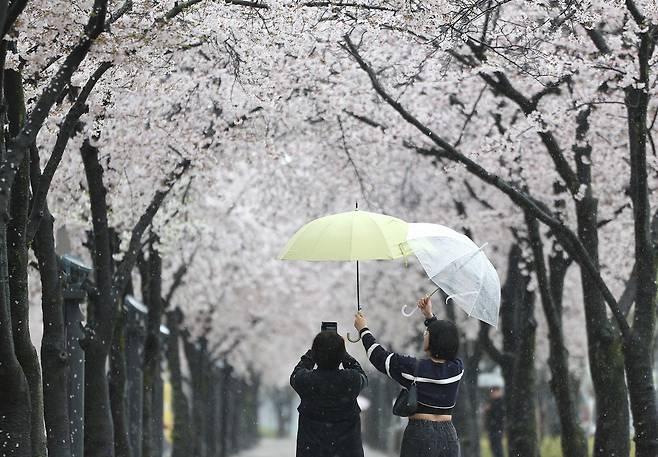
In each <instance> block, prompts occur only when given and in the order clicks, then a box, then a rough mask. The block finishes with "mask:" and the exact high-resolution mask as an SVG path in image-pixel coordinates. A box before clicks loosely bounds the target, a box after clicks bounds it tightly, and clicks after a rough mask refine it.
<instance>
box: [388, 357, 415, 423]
mask: <svg viewBox="0 0 658 457" xmlns="http://www.w3.org/2000/svg"><path fill="white" fill-rule="evenodd" d="M419 363H420V360H419V359H416V367H415V368H414V380H413V381H412V382H411V385H410V386H409V388H408V389H405V388H404V387H403V388H402V390H400V393H399V394H398V398H396V399H395V403H394V404H393V414H395V415H396V416H400V417H409V416H413V415H414V414H415V413H416V410H417V409H418V389H417V388H416V378H417V377H418V364H419Z"/></svg>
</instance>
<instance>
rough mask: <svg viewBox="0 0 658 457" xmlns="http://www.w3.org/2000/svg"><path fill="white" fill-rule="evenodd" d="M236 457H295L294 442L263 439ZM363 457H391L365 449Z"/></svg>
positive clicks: (290, 440)
mask: <svg viewBox="0 0 658 457" xmlns="http://www.w3.org/2000/svg"><path fill="white" fill-rule="evenodd" d="M237 457H295V441H294V440H292V439H282V440H276V439H271V438H263V439H262V440H261V442H260V444H259V445H258V447H256V448H254V449H250V450H248V451H245V452H242V453H240V454H238V456H237ZM365 457H392V456H390V455H386V454H382V453H381V452H378V451H373V450H370V449H368V448H365Z"/></svg>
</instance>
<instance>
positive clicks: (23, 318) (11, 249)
mask: <svg viewBox="0 0 658 457" xmlns="http://www.w3.org/2000/svg"><path fill="white" fill-rule="evenodd" d="M5 97H6V100H7V114H8V120H9V135H10V136H15V135H17V134H18V132H19V131H20V129H21V127H22V124H23V122H24V118H25V100H24V97H23V83H22V77H21V75H20V73H18V72H16V71H14V70H7V71H6V72H5ZM29 167H30V163H29V157H28V156H25V158H24V160H23V162H22V163H21V164H20V168H19V170H18V171H17V172H16V178H15V180H14V184H13V186H12V189H11V196H10V208H9V212H10V217H11V219H10V220H9V224H8V226H7V253H8V261H9V265H8V268H9V293H10V309H11V314H12V325H13V336H14V350H15V351H16V357H17V358H18V362H19V363H20V364H21V366H22V367H23V372H24V373H25V377H26V378H27V383H28V385H29V387H30V408H31V416H30V421H31V433H30V436H31V440H32V454H33V455H34V456H35V457H45V455H46V431H45V428H44V423H43V390H42V387H41V367H40V365H39V358H38V357H37V350H36V349H35V348H34V345H33V344H32V339H31V338H30V325H29V316H30V308H29V302H28V284H27V263H28V248H27V238H26V235H27V214H28V204H29V198H30V178H29Z"/></svg>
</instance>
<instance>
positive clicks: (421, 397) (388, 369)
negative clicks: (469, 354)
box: [354, 297, 464, 457]
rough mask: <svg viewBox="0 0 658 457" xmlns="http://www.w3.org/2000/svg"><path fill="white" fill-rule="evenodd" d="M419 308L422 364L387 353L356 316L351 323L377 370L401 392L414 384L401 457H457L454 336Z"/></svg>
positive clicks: (427, 305) (426, 303) (426, 304)
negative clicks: (413, 410) (422, 318)
mask: <svg viewBox="0 0 658 457" xmlns="http://www.w3.org/2000/svg"><path fill="white" fill-rule="evenodd" d="M418 307H419V308H420V310H421V311H422V312H423V315H424V316H425V326H426V329H425V332H424V334H423V349H424V350H425V353H426V355H427V357H426V358H423V359H417V358H415V357H410V356H405V355H400V354H396V353H394V352H390V351H388V350H386V349H385V348H384V347H383V346H382V345H380V344H379V343H377V340H376V339H375V337H374V335H373V334H372V331H371V330H370V329H369V328H368V325H367V322H366V318H365V316H364V315H363V313H361V312H359V313H357V315H356V317H355V319H354V327H355V328H356V329H357V330H358V331H359V334H360V335H361V339H362V341H363V346H364V348H365V350H366V353H367V355H368V360H370V363H372V364H373V365H374V366H375V368H377V370H379V371H381V372H382V373H384V374H385V375H387V376H389V377H390V378H391V379H393V380H395V381H397V382H398V383H399V384H400V385H402V387H404V388H407V389H408V388H409V387H410V386H411V384H412V383H414V382H415V383H416V387H417V392H418V408H417V410H416V413H415V414H413V415H412V416H410V417H409V423H408V424H407V428H406V429H405V431H404V436H403V438H402V449H401V451H400V457H460V446H459V438H458V436H457V432H456V430H455V427H454V425H453V424H452V409H453V408H454V406H455V404H456V401H457V393H458V391H459V381H460V380H461V378H462V376H463V374H464V365H463V363H462V361H461V360H460V359H458V358H457V351H458V349H459V333H458V331H457V327H456V326H455V324H454V323H453V322H451V321H447V320H439V319H437V318H436V316H434V314H432V302H431V300H430V299H429V298H428V297H425V298H422V299H421V300H419V301H418Z"/></svg>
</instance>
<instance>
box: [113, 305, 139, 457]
mask: <svg viewBox="0 0 658 457" xmlns="http://www.w3.org/2000/svg"><path fill="white" fill-rule="evenodd" d="M125 326H126V312H125V311H124V310H121V311H119V318H118V319H117V322H116V325H115V326H114V339H113V341H112V349H111V350H110V373H109V389H110V405H111V408H112V424H113V426H114V453H115V456H116V457H131V456H132V455H133V454H132V449H131V447H130V438H129V435H128V410H127V407H126V373H127V369H126V327H125Z"/></svg>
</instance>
